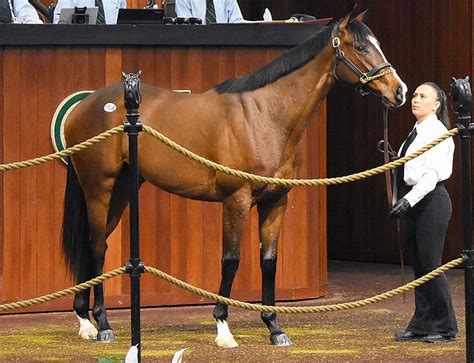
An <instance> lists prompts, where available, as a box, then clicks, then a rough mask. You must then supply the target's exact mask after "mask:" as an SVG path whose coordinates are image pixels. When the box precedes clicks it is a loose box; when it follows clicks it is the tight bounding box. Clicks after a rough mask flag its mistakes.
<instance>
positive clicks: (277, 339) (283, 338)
mask: <svg viewBox="0 0 474 363" xmlns="http://www.w3.org/2000/svg"><path fill="white" fill-rule="evenodd" d="M270 341H271V342H272V344H273V345H277V346H279V347H287V346H290V345H292V344H293V342H292V341H291V339H290V338H289V337H288V335H286V334H285V333H283V332H281V333H277V334H271V335H270Z"/></svg>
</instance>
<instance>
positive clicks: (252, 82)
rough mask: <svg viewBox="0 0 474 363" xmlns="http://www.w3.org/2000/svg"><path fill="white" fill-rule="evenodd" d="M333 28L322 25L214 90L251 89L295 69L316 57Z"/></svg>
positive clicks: (264, 84) (241, 90)
mask: <svg viewBox="0 0 474 363" xmlns="http://www.w3.org/2000/svg"><path fill="white" fill-rule="evenodd" d="M333 28H334V26H333V25H329V26H326V27H323V28H322V29H321V30H320V31H319V32H318V33H316V34H315V35H313V36H312V37H310V38H308V39H307V40H305V41H304V42H302V43H301V44H299V45H298V46H296V47H294V48H292V49H290V50H288V51H287V52H285V53H284V54H283V55H281V56H280V57H278V58H276V59H275V60H273V61H272V62H270V63H267V64H266V65H264V66H263V67H262V68H260V69H258V70H257V71H255V72H253V73H250V74H248V75H245V76H242V77H238V78H231V79H228V80H226V81H224V82H222V83H221V84H219V85H217V86H216V87H215V89H216V91H217V92H218V93H240V92H246V91H253V90H256V89H258V88H261V87H264V86H266V85H267V84H269V83H273V82H275V81H276V80H278V79H279V78H281V77H283V76H285V75H287V74H289V73H291V72H294V71H296V70H297V69H299V68H301V67H302V66H304V65H305V64H306V63H308V62H309V61H310V60H312V59H313V58H314V57H316V56H317V55H318V54H319V52H320V51H321V50H322V49H324V47H326V45H327V44H328V42H329V39H330V38H331V34H332V32H333Z"/></svg>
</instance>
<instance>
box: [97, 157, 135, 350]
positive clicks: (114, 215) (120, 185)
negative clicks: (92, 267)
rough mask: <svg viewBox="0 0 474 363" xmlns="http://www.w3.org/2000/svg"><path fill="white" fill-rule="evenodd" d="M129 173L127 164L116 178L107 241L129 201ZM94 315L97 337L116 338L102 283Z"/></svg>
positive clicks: (105, 340) (108, 216) (98, 286)
mask: <svg viewBox="0 0 474 363" xmlns="http://www.w3.org/2000/svg"><path fill="white" fill-rule="evenodd" d="M128 175H129V174H128V166H127V165H126V164H125V165H123V167H122V169H121V171H120V173H119V175H118V177H117V179H116V180H115V184H114V188H113V192H112V196H111V198H110V202H109V207H108V212H107V223H106V228H105V239H104V240H105V241H106V240H107V238H108V237H109V236H110V234H111V233H112V232H113V231H114V230H115V228H116V227H117V225H118V223H119V222H120V218H121V217H122V214H123V212H124V210H125V207H126V206H127V205H128V203H129V200H130V190H129V179H128ZM143 182H144V180H143V179H140V182H139V185H140V186H141V185H142V184H143ZM105 249H107V246H105ZM104 256H105V250H104V252H103V254H102V260H101V261H99V263H98V264H97V267H100V271H98V272H97V274H101V273H102V267H103V264H104V260H103V257H104ZM93 316H94V319H95V320H96V322H97V324H98V326H99V333H98V336H97V337H98V338H97V339H98V340H100V341H104V342H109V341H113V340H115V336H114V334H113V331H112V329H111V328H110V325H109V323H108V320H107V311H106V308H105V301H104V290H103V286H102V284H99V285H96V286H95V287H94V307H93Z"/></svg>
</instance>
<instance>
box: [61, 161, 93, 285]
mask: <svg viewBox="0 0 474 363" xmlns="http://www.w3.org/2000/svg"><path fill="white" fill-rule="evenodd" d="M67 162H68V166H67V181H66V192H65V196H64V217H63V231H62V247H63V253H64V256H65V258H66V262H67V265H68V268H69V271H70V272H71V273H72V274H73V275H74V277H75V279H76V281H78V282H79V281H81V282H82V281H84V280H86V279H87V276H85V274H86V273H87V270H88V269H87V266H88V265H89V261H90V259H91V240H90V237H89V222H88V219H87V206H86V200H85V198H84V191H83V190H82V187H81V185H80V183H79V178H78V176H77V173H76V171H75V170H74V166H73V165H72V161H71V159H70V158H68V160H67Z"/></svg>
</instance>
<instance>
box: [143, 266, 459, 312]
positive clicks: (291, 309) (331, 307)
mask: <svg viewBox="0 0 474 363" xmlns="http://www.w3.org/2000/svg"><path fill="white" fill-rule="evenodd" d="M463 262H464V259H463V258H462V257H459V258H457V259H455V260H452V261H450V262H448V263H446V264H444V265H442V266H440V267H438V268H437V269H435V270H433V271H431V272H430V273H428V274H426V275H424V276H422V277H420V278H418V279H416V280H414V281H412V282H410V283H408V284H405V285H403V286H401V287H399V288H396V289H393V290H390V291H387V292H385V293H382V294H379V295H375V296H372V297H369V298H367V299H363V300H357V301H352V302H348V303H341V304H333V305H322V306H298V307H292V306H268V305H261V304H250V303H246V302H242V301H238V300H234V299H229V298H226V297H223V296H220V295H217V294H214V293H212V292H209V291H206V290H203V289H200V288H198V287H195V286H193V285H191V284H188V283H187V282H184V281H181V280H179V279H177V278H175V277H173V276H171V275H168V274H167V273H165V272H162V271H160V270H157V269H155V268H153V267H148V266H145V271H146V272H149V273H152V274H153V275H156V276H158V277H160V278H162V279H163V280H166V281H168V282H170V283H172V284H174V285H176V286H178V287H180V288H182V289H185V290H187V291H189V292H192V293H194V294H196V295H200V296H203V297H206V298H209V299H211V300H214V301H216V302H219V303H222V304H226V305H229V306H234V307H237V308H241V309H245V310H253V311H260V312H264V313H285V314H307V313H322V312H328V311H340V310H348V309H354V308H358V307H362V306H366V305H369V304H373V303H376V302H380V301H383V300H386V299H388V298H391V297H394V296H396V295H398V294H400V293H402V292H406V291H409V290H412V289H414V288H415V287H418V286H420V285H422V284H424V283H426V282H428V281H430V280H432V279H434V278H435V277H437V276H439V275H441V274H443V273H444V272H445V271H448V270H450V269H452V268H454V267H456V266H459V265H460V264H462V263H463Z"/></svg>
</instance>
